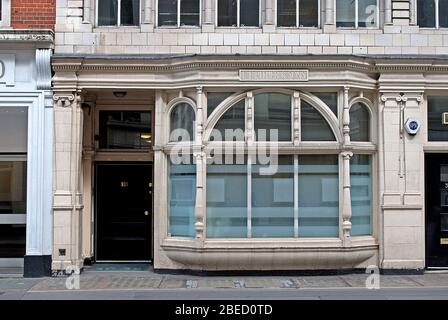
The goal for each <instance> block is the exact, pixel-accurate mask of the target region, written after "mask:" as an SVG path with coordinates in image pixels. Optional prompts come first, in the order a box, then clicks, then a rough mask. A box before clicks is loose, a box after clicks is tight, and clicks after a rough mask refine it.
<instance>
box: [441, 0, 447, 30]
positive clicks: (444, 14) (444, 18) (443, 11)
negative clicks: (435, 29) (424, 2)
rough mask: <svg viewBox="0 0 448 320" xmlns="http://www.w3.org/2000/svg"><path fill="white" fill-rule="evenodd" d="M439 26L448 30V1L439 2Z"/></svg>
mask: <svg viewBox="0 0 448 320" xmlns="http://www.w3.org/2000/svg"><path fill="white" fill-rule="evenodd" d="M439 26H440V27H441V28H448V0H439Z"/></svg>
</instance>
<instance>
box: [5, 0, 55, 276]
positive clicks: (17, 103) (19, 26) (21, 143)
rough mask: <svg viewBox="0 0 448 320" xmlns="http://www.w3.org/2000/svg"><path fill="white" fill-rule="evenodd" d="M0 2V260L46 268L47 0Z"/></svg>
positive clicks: (49, 169)
mask: <svg viewBox="0 0 448 320" xmlns="http://www.w3.org/2000/svg"><path fill="white" fill-rule="evenodd" d="M0 4H1V6H0V11H1V15H0V16H1V20H0V267H9V268H16V267H24V274H25V276H42V275H50V271H51V254H52V233H53V227H52V226H53V216H52V184H53V180H52V177H53V121H54V120H53V93H52V91H51V62H50V58H51V55H52V50H53V42H54V33H53V28H54V24H55V3H54V0H38V1H36V0H35V1H30V0H2V1H1V2H0Z"/></svg>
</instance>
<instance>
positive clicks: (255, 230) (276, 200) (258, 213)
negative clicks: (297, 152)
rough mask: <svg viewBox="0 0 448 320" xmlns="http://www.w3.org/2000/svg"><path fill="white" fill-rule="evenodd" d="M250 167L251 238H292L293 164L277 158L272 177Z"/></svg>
mask: <svg viewBox="0 0 448 320" xmlns="http://www.w3.org/2000/svg"><path fill="white" fill-rule="evenodd" d="M266 167H267V166H266V165H262V164H260V163H257V164H253V165H252V236H253V237H293V236H294V160H293V156H279V157H278V165H277V167H278V169H277V170H276V172H275V173H274V174H269V175H266V174H263V171H261V170H260V169H261V168H266Z"/></svg>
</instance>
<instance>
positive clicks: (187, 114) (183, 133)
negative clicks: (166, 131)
mask: <svg viewBox="0 0 448 320" xmlns="http://www.w3.org/2000/svg"><path fill="white" fill-rule="evenodd" d="M194 121H195V115H194V110H193V108H192V107H191V106H190V105H189V104H187V103H180V104H178V105H177V106H176V107H174V109H173V110H172V111H171V126H170V128H171V134H170V141H192V140H194V134H193V132H194V131H193V128H194Z"/></svg>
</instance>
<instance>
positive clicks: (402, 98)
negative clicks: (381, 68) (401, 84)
mask: <svg viewBox="0 0 448 320" xmlns="http://www.w3.org/2000/svg"><path fill="white" fill-rule="evenodd" d="M388 100H395V101H396V102H397V103H405V104H406V102H408V101H410V100H415V101H417V103H418V104H420V103H421V102H422V101H423V95H422V93H420V92H386V93H383V94H382V95H381V101H382V102H383V103H385V102H387V101H388Z"/></svg>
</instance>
